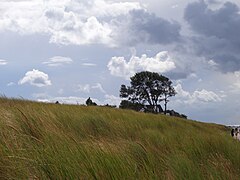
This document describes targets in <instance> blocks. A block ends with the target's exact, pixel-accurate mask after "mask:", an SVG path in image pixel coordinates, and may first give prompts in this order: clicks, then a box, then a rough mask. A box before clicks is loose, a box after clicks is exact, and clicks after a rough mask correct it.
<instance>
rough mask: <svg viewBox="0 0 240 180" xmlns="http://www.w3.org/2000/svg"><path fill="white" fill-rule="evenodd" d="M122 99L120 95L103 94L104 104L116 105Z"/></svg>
mask: <svg viewBox="0 0 240 180" xmlns="http://www.w3.org/2000/svg"><path fill="white" fill-rule="evenodd" d="M121 101H122V99H121V98H120V97H116V96H114V95H108V94H106V95H105V101H104V103H105V104H109V105H116V106H119V104H120V102H121Z"/></svg>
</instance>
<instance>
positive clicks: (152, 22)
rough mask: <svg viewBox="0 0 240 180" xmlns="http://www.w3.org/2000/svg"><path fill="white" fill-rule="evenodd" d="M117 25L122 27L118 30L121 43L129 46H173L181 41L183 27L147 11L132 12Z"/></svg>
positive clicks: (117, 22)
mask: <svg viewBox="0 0 240 180" xmlns="http://www.w3.org/2000/svg"><path fill="white" fill-rule="evenodd" d="M115 23H116V24H117V27H121V28H120V29H118V30H117V31H118V32H119V31H121V33H118V34H120V35H121V37H119V41H122V42H123V43H124V44H128V45H136V44H139V43H148V44H171V43H174V42H178V41H179V40H180V39H181V35H180V30H181V26H180V25H179V24H178V23H177V22H171V21H168V20H165V19H163V18H160V17H157V16H156V15H155V14H151V13H149V12H147V11H145V10H132V11H130V12H129V14H128V15H127V16H126V17H125V18H123V19H121V20H119V21H116V22H115Z"/></svg>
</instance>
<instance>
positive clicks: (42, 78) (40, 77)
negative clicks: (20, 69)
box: [18, 69, 52, 87]
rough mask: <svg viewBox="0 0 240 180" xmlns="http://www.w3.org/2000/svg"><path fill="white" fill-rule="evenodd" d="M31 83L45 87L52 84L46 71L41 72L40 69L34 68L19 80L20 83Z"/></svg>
mask: <svg viewBox="0 0 240 180" xmlns="http://www.w3.org/2000/svg"><path fill="white" fill-rule="evenodd" d="M26 83H29V84H31V85H33V86H37V87H44V86H50V85H52V83H51V81H50V80H49V77H48V75H47V74H46V73H44V72H41V71H39V70H36V69H33V70H32V71H28V72H27V73H26V74H25V76H24V77H23V78H22V79H20V80H19V82H18V84H20V85H22V84H26Z"/></svg>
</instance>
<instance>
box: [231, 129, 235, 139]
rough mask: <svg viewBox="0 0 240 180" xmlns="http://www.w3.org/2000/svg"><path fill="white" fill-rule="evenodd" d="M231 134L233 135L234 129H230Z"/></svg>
mask: <svg viewBox="0 0 240 180" xmlns="http://www.w3.org/2000/svg"><path fill="white" fill-rule="evenodd" d="M231 135H232V137H233V136H234V129H232V130H231Z"/></svg>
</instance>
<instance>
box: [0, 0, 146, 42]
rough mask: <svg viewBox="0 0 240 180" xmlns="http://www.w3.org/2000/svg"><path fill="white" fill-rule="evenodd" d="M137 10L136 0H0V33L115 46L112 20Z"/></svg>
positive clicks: (139, 6) (139, 7)
mask: <svg viewBox="0 0 240 180" xmlns="http://www.w3.org/2000/svg"><path fill="white" fill-rule="evenodd" d="M137 9H142V7H141V5H140V3H138V2H110V1H105V0H90V1H87V2H84V1H79V0H71V1H70V0H61V1H59V0H51V1H46V0H44V1H39V0H32V1H11V2H10V1H1V2H0V32H1V31H13V32H17V33H20V34H23V35H25V34H35V33H40V34H47V35H50V40H49V41H50V42H51V43H57V44H66V45H67V44H76V45H82V44H99V43H101V44H105V45H108V46H115V45H116V42H115V40H114V39H113V38H112V31H113V29H114V28H113V27H112V23H111V22H112V20H113V19H114V18H117V17H119V16H124V15H126V14H127V13H129V12H130V11H131V10H137Z"/></svg>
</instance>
